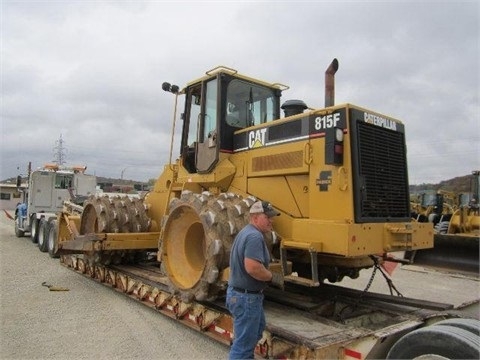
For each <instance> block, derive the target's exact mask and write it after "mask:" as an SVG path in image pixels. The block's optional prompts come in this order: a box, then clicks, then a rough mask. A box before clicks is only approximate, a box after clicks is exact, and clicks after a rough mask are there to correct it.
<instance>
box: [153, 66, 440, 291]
mask: <svg viewBox="0 0 480 360" xmlns="http://www.w3.org/2000/svg"><path fill="white" fill-rule="evenodd" d="M337 69H338V62H337V60H334V61H333V62H332V64H331V65H330V66H329V67H328V68H327V71H326V72H325V106H326V107H325V108H323V109H319V110H312V109H309V108H308V107H307V105H306V104H305V103H304V102H303V101H300V100H289V101H287V102H285V103H283V105H281V100H280V96H281V94H282V91H285V90H286V89H288V87H287V86H285V85H281V84H270V83H266V82H264V81H260V80H256V79H253V78H250V77H247V76H244V75H241V74H239V73H238V72H237V71H236V70H233V69H230V68H227V67H217V68H215V69H213V70H211V71H209V72H207V73H206V75H205V76H204V77H202V78H200V79H198V80H196V81H193V82H191V83H189V84H188V85H187V86H186V87H185V88H184V89H182V90H179V88H178V87H177V86H175V85H173V86H172V85H170V84H168V83H164V85H163V89H164V90H167V91H170V92H172V93H174V94H175V96H176V101H177V99H178V97H179V96H184V97H185V107H184V110H183V113H182V116H181V119H182V120H183V127H182V139H181V148H180V158H179V159H178V160H177V161H176V162H175V163H170V164H168V165H166V166H165V168H164V171H163V173H162V174H161V175H160V177H159V179H158V181H157V183H156V184H155V187H154V189H153V191H152V192H150V193H149V194H148V196H147V197H146V199H145V203H146V205H147V207H148V214H149V216H150V217H151V220H152V221H151V229H150V230H151V231H159V232H160V239H159V252H158V260H159V261H160V262H161V263H162V268H163V269H164V270H165V272H166V273H167V275H168V277H169V279H170V280H171V282H172V286H173V288H174V289H175V290H176V291H177V292H180V293H181V294H182V295H184V296H185V297H187V298H196V299H200V300H201V299H208V298H212V297H215V295H216V294H217V293H218V291H219V290H221V289H224V288H225V284H226V279H227V277H228V258H229V252H230V248H231V244H232V242H233V239H234V238H235V235H236V233H237V232H238V231H239V230H240V229H241V228H242V227H243V226H244V225H245V224H246V223H247V222H248V217H249V216H248V210H249V207H250V206H251V205H252V204H253V202H254V201H256V200H267V201H269V202H271V204H272V205H273V206H274V207H275V208H276V209H278V210H279V211H280V212H281V216H279V217H277V218H275V220H274V229H275V233H274V234H272V235H271V236H268V237H267V238H268V239H267V242H268V245H269V247H270V249H271V251H272V256H273V258H274V259H276V263H275V264H272V268H273V269H274V271H279V272H281V273H282V274H283V275H284V279H285V281H286V282H293V283H297V284H300V285H304V286H318V285H319V284H320V283H321V282H322V281H324V280H325V279H328V280H329V281H331V282H336V281H340V280H341V279H342V278H343V277H344V276H350V277H353V278H355V277H357V276H358V272H359V270H360V269H362V268H367V267H371V266H373V265H374V262H376V261H374V260H372V256H374V255H375V256H377V257H376V259H377V260H379V261H381V258H382V257H384V256H386V254H387V253H388V252H393V251H403V250H412V249H417V248H428V247H431V246H432V236H433V229H432V225H431V224H428V223H416V222H412V221H411V217H410V198H409V189H408V173H407V161H406V142H405V130H404V126H403V124H402V123H401V122H400V121H398V120H396V119H393V118H391V117H388V116H385V115H382V114H379V113H376V112H373V111H370V110H366V109H363V108H360V107H358V106H354V105H351V104H342V105H335V104H334V91H333V89H334V82H333V78H334V74H335V72H336V70H337ZM175 103H176V102H175ZM281 109H283V110H284V111H285V116H284V117H283V118H281V114H280V110H281ZM174 117H175V116H174ZM174 123H175V119H174ZM173 133H174V132H173ZM172 136H173V135H172ZM172 143H173V139H172Z"/></svg>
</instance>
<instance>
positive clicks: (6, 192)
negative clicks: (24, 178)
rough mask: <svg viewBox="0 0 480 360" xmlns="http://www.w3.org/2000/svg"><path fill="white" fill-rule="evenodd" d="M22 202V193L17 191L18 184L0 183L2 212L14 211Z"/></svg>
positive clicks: (0, 208)
mask: <svg viewBox="0 0 480 360" xmlns="http://www.w3.org/2000/svg"><path fill="white" fill-rule="evenodd" d="M23 186H26V184H25V185H23ZM22 201H23V199H22V193H21V192H20V191H19V190H18V189H17V184H13V183H0V210H14V209H15V208H16V207H17V204H18V203H19V202H22Z"/></svg>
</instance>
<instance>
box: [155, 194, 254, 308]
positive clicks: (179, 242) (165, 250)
mask: <svg viewBox="0 0 480 360" xmlns="http://www.w3.org/2000/svg"><path fill="white" fill-rule="evenodd" d="M254 202H255V199H253V198H246V199H242V198H241V197H239V196H237V195H235V194H231V193H222V194H220V195H218V196H215V195H212V194H210V193H208V192H204V193H202V194H195V193H192V192H190V191H185V192H184V193H183V194H182V196H181V198H180V199H177V198H175V199H173V200H172V202H171V204H170V211H169V215H168V217H167V218H166V221H165V222H164V224H165V225H164V232H163V237H162V239H161V240H160V250H161V261H162V268H163V270H164V271H165V272H166V273H167V275H168V278H169V279H170V281H171V283H172V287H173V289H172V290H174V291H175V292H177V293H178V294H179V295H180V296H181V298H182V299H183V300H184V301H187V302H188V301H192V300H193V299H196V300H210V301H211V300H213V299H215V298H216V297H217V295H218V293H219V292H220V291H221V290H224V289H225V287H226V279H222V278H221V277H220V274H221V272H222V270H224V269H225V268H226V267H228V262H229V257H230V250H231V247H232V243H233V240H234V238H235V235H236V234H237V232H238V231H240V230H241V229H242V228H243V227H244V226H245V225H246V224H247V223H248V221H249V215H248V209H249V208H250V206H251V205H252V204H253V203H254Z"/></svg>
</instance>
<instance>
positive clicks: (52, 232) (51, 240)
mask: <svg viewBox="0 0 480 360" xmlns="http://www.w3.org/2000/svg"><path fill="white" fill-rule="evenodd" d="M57 233H58V230H57V220H55V219H54V220H52V221H50V222H49V223H48V233H47V250H48V255H50V257H51V258H58V257H59V256H58V255H57V254H56V252H57V250H58V238H57Z"/></svg>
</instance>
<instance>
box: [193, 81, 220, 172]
mask: <svg viewBox="0 0 480 360" xmlns="http://www.w3.org/2000/svg"><path fill="white" fill-rule="evenodd" d="M217 95H218V81H217V79H216V78H215V79H212V80H209V81H208V82H206V83H205V84H204V87H203V94H202V98H203V99H204V104H203V111H202V113H201V114H200V124H199V125H200V126H199V129H198V130H199V131H198V143H197V152H196V161H195V164H196V168H197V172H199V173H208V172H210V171H212V169H213V168H214V167H215V165H216V163H217V162H218V153H219V145H220V136H219V135H220V134H218V100H217V99H218V96H217Z"/></svg>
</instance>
